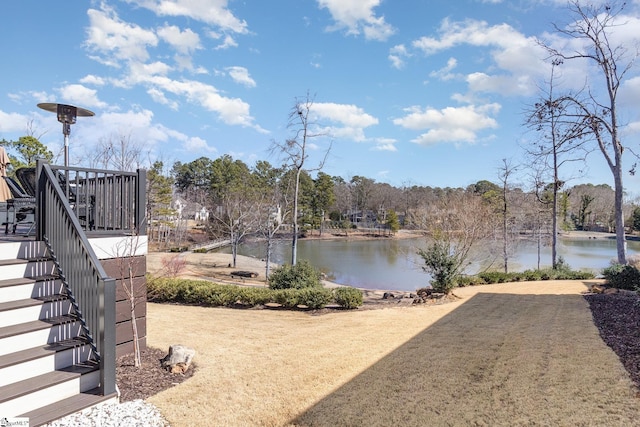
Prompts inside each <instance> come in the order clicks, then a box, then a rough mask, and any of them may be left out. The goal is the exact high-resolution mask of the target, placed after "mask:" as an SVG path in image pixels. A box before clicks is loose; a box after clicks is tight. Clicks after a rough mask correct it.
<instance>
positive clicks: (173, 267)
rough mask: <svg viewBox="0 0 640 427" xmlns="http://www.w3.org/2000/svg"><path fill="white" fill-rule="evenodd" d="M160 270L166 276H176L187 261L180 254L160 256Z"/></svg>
mask: <svg viewBox="0 0 640 427" xmlns="http://www.w3.org/2000/svg"><path fill="white" fill-rule="evenodd" d="M161 262H162V270H163V271H164V273H165V274H166V276H167V277H177V276H178V275H179V274H180V273H182V270H184V268H185V267H186V266H187V262H186V261H185V260H184V258H182V257H181V256H180V255H172V256H166V257H162V260H161Z"/></svg>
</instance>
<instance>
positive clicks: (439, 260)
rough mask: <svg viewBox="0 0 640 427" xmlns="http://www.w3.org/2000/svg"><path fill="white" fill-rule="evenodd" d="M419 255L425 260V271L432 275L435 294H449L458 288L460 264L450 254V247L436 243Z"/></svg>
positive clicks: (442, 243) (443, 243)
mask: <svg viewBox="0 0 640 427" xmlns="http://www.w3.org/2000/svg"><path fill="white" fill-rule="evenodd" d="M418 255H420V256H421V257H422V259H424V263H425V266H424V267H423V269H424V270H425V271H426V272H428V273H430V274H431V277H432V280H431V286H432V287H433V291H434V292H438V293H444V294H448V293H449V292H451V290H452V289H453V288H455V287H456V279H457V278H458V276H459V271H458V270H459V268H460V263H459V262H458V260H457V258H456V257H455V256H454V255H451V254H450V253H449V245H448V244H446V243H445V242H435V243H433V245H431V246H430V247H429V248H428V249H427V250H422V249H420V250H419V251H418Z"/></svg>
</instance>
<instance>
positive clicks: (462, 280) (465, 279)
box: [456, 276, 487, 288]
mask: <svg viewBox="0 0 640 427" xmlns="http://www.w3.org/2000/svg"><path fill="white" fill-rule="evenodd" d="M456 282H457V284H458V286H459V287H461V288H464V287H465V286H476V285H485V284H486V283H487V282H485V280H484V279H482V278H481V277H479V276H460V277H458V279H457V280H456Z"/></svg>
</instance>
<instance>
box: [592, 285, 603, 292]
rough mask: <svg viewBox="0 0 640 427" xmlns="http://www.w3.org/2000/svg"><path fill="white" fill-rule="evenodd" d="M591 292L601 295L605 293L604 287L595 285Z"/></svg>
mask: <svg viewBox="0 0 640 427" xmlns="http://www.w3.org/2000/svg"><path fill="white" fill-rule="evenodd" d="M591 292H593V293H594V294H601V293H603V292H604V287H603V286H600V285H593V286H591Z"/></svg>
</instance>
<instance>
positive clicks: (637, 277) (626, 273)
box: [602, 264, 640, 291]
mask: <svg viewBox="0 0 640 427" xmlns="http://www.w3.org/2000/svg"><path fill="white" fill-rule="evenodd" d="M602 274H603V275H604V278H605V279H606V281H607V284H608V285H609V286H612V287H614V288H618V289H626V290H630V291H635V290H637V289H638V288H640V270H638V269H637V268H636V267H633V266H631V265H621V264H612V265H611V266H609V267H607V268H605V269H604V270H603V271H602Z"/></svg>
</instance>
